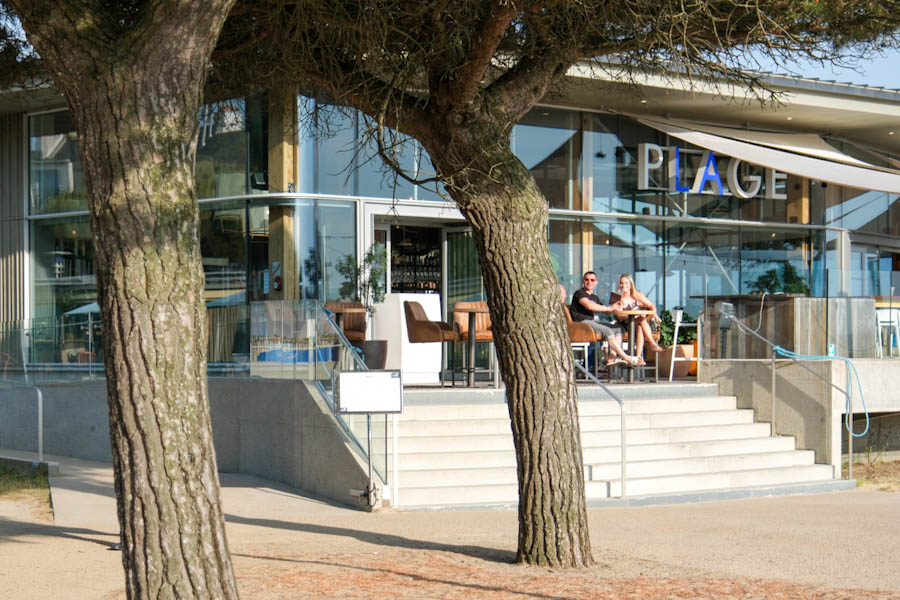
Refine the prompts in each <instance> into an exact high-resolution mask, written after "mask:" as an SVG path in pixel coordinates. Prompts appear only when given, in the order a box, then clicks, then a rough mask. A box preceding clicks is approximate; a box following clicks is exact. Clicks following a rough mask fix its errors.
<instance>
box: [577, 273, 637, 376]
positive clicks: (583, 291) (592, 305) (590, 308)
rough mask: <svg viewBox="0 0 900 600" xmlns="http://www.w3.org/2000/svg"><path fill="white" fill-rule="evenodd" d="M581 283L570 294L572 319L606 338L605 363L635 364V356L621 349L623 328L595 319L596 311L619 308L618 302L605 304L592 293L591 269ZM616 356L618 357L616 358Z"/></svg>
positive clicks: (593, 275) (595, 280) (595, 275)
mask: <svg viewBox="0 0 900 600" xmlns="http://www.w3.org/2000/svg"><path fill="white" fill-rule="evenodd" d="M582 283H583V284H584V285H583V287H581V288H580V289H578V290H576V291H575V293H574V294H572V306H571V309H570V312H571V314H572V320H573V321H578V322H585V323H587V324H588V325H589V326H590V327H591V329H593V330H594V331H596V332H597V333H599V334H600V335H602V336H603V337H604V338H605V339H606V343H607V344H608V345H609V356H608V357H607V361H606V364H607V365H614V364H622V363H628V364H631V365H636V364H637V361H638V359H637V357H634V356H629V355H628V354H627V353H626V352H625V351H624V350H623V349H622V334H623V333H625V328H624V327H622V326H621V325H620V324H618V323H612V324H605V323H600V322H599V321H597V320H596V319H595V315H596V314H597V313H611V312H615V311H616V310H620V309H621V307H620V306H618V304H613V305H611V306H607V305H605V304H602V303H601V302H600V298H598V297H597V295H596V294H594V288H595V287H596V286H597V274H596V273H594V272H593V271H588V272H587V273H585V274H584V277H583V278H582ZM617 356H618V358H616V357H617Z"/></svg>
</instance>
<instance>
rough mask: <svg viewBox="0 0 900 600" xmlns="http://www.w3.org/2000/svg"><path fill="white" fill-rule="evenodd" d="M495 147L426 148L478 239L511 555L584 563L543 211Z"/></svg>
mask: <svg viewBox="0 0 900 600" xmlns="http://www.w3.org/2000/svg"><path fill="white" fill-rule="evenodd" d="M485 129H488V128H485ZM497 147H499V148H501V149H500V150H494V151H493V152H486V151H485V150H484V149H483V148H482V149H480V150H479V149H471V150H467V149H465V148H463V149H460V148H459V147H457V148H456V149H455V151H454V154H455V155H456V156H466V157H469V160H468V161H467V162H466V163H465V165H462V164H458V163H456V162H455V161H453V157H452V156H451V157H448V156H443V155H441V149H440V148H433V149H432V148H429V152H431V153H432V154H431V155H432V157H436V158H435V163H436V164H438V166H439V167H440V168H441V169H442V170H443V171H444V172H450V173H454V172H455V174H454V175H453V176H452V183H451V185H449V186H448V189H449V191H450V194H451V195H452V196H453V199H454V200H455V201H456V202H457V204H459V206H460V209H461V210H462V212H463V214H464V215H465V216H466V218H467V219H468V221H469V223H471V225H472V229H473V234H474V238H475V245H476V247H477V248H478V256H479V260H480V264H481V270H482V276H483V278H484V284H485V289H486V292H487V300H488V306H489V308H490V312H491V323H492V325H491V328H492V330H493V332H494V344H495V345H496V349H497V357H498V361H499V365H500V372H501V374H502V377H503V382H504V384H505V385H506V398H507V402H508V407H509V416H510V419H511V422H512V431H513V441H514V444H515V450H516V460H517V467H518V480H519V541H518V553H517V560H518V561H520V562H524V563H528V564H532V565H546V566H552V567H585V566H589V565H591V564H593V559H592V557H591V544H590V537H589V535H588V526H587V509H586V503H585V488H584V466H583V459H582V452H581V434H580V430H579V426H578V406H577V399H576V388H575V382H574V378H573V371H574V366H573V361H572V353H571V349H570V345H569V338H568V333H567V331H566V327H565V316H564V314H563V311H562V305H561V304H560V301H559V285H558V282H557V280H556V275H555V273H554V272H553V268H552V265H551V263H550V251H549V246H548V243H547V222H548V217H549V210H548V207H547V202H546V200H544V197H543V195H542V194H541V192H540V190H539V189H538V188H537V185H536V183H535V181H534V178H533V177H532V175H531V173H530V172H529V171H528V170H527V169H526V168H525V166H524V165H523V164H522V163H521V162H520V161H519V160H518V159H517V158H516V157H515V156H514V155H513V154H512V152H510V151H509V150H508V146H504V145H501V144H498V145H495V146H494V148H497ZM472 157H482V158H480V159H475V158H472ZM482 161H483V162H482Z"/></svg>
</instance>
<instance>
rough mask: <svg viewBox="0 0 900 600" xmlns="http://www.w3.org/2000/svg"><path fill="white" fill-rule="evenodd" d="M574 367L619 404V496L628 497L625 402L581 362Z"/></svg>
mask: <svg viewBox="0 0 900 600" xmlns="http://www.w3.org/2000/svg"><path fill="white" fill-rule="evenodd" d="M575 367H576V368H577V369H579V370H580V371H581V372H582V373H584V374H585V375H586V376H587V378H588V379H589V380H590V381H593V382H594V383H596V384H597V385H599V386H600V388H601V389H602V390H603V391H604V392H606V393H607V394H609V396H610V397H612V399H613V400H615V401H616V402H617V403H618V404H619V417H620V419H621V423H620V433H621V436H620V437H621V444H622V496H621V497H622V499H625V498H627V497H628V494H627V493H626V491H625V430H626V427H625V402H624V401H623V400H622V399H621V398H619V397H618V396H617V395H616V394H615V393H614V392H613V391H612V390H611V389H609V387H607V386H606V384H605V383H603V382H602V381H600V380H599V379H597V378H596V377H594V375H593V374H591V373H590V372H589V371H588V370H587V369H585V368H584V367H583V366H582V365H581V364H579V363H577V362H576V363H575Z"/></svg>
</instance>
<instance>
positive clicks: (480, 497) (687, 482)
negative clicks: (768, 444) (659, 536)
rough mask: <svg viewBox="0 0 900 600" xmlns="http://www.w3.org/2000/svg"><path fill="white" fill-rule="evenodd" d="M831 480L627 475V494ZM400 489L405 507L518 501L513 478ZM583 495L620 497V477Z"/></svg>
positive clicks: (810, 469) (814, 470) (791, 475)
mask: <svg viewBox="0 0 900 600" xmlns="http://www.w3.org/2000/svg"><path fill="white" fill-rule="evenodd" d="M831 480H832V469H831V467H830V466H829V465H805V466H789V467H775V468H769V469H752V470H746V471H726V472H715V473H699V474H698V473H692V474H689V475H676V476H668V477H644V478H635V479H632V478H630V477H629V478H628V495H629V497H635V496H647V495H654V494H672V493H681V492H691V491H711V490H724V489H729V488H732V489H735V488H748V487H762V486H773V485H789V484H801V483H814V482H827V481H831ZM400 489H401V497H400V498H399V501H400V503H401V505H402V506H404V507H416V506H430V507H440V506H465V505H467V504H469V505H482V506H490V505H515V504H516V503H517V502H518V486H517V484H516V483H515V482H514V481H513V482H510V483H502V482H495V483H490V484H485V485H471V486H446V487H434V486H423V487H416V486H411V487H407V486H405V485H403V484H401V488H400ZM585 494H586V496H587V498H588V500H598V499H603V498H608V497H611V496H612V497H618V496H621V483H620V480H619V479H613V480H609V481H588V482H585Z"/></svg>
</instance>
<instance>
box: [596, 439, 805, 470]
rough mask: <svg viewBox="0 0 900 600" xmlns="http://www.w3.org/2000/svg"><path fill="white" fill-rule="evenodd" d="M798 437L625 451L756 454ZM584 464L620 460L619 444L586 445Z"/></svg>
mask: <svg viewBox="0 0 900 600" xmlns="http://www.w3.org/2000/svg"><path fill="white" fill-rule="evenodd" d="M794 448H795V440H794V438H793V437H790V436H776V437H772V436H766V437H753V438H741V439H732V440H698V441H693V442H673V443H667V444H634V445H632V444H630V443H629V444H628V447H627V448H626V449H625V455H626V456H627V457H628V460H629V461H632V460H634V461H638V460H654V459H670V458H688V457H691V456H723V455H729V454H756V453H761V452H780V451H786V450H793V449H794ZM582 452H583V456H584V462H585V464H593V463H606V462H618V461H619V460H620V458H621V457H620V446H619V445H615V446H605V447H599V448H597V447H595V448H584V449H583V451H582Z"/></svg>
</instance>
